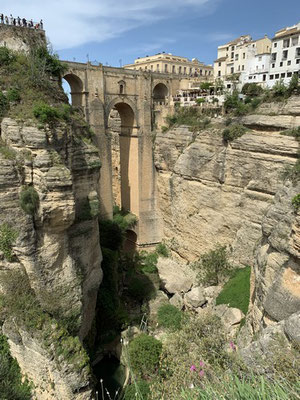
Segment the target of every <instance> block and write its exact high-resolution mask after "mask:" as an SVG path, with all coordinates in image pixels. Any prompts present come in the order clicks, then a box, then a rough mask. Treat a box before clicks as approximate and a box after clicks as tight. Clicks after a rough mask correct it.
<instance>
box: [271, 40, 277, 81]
mask: <svg viewBox="0 0 300 400" xmlns="http://www.w3.org/2000/svg"><path fill="white" fill-rule="evenodd" d="M274 47H275V48H276V47H277V42H275V43H274ZM272 76H273V75H272ZM272 79H273V78H272Z"/></svg>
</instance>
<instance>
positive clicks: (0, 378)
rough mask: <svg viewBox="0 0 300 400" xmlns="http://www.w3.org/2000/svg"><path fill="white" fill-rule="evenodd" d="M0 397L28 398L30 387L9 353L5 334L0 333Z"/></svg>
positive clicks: (13, 399)
mask: <svg viewBox="0 0 300 400" xmlns="http://www.w3.org/2000/svg"><path fill="white" fill-rule="evenodd" d="M0 398H1V399H3V400H4V399H11V400H30V399H31V388H30V385H29V383H28V381H27V380H26V379H25V380H23V379H22V374H21V371H20V368H19V365H18V363H17V361H16V360H15V359H13V358H12V357H11V355H10V351H9V345H8V343H7V339H6V337H5V336H3V335H0Z"/></svg>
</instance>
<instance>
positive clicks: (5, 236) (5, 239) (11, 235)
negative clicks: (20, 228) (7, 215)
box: [0, 223, 18, 262]
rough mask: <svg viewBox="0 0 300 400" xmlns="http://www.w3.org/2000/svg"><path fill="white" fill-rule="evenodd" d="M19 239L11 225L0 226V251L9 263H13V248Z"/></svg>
mask: <svg viewBox="0 0 300 400" xmlns="http://www.w3.org/2000/svg"><path fill="white" fill-rule="evenodd" d="M17 237H18V233H17V232H16V231H15V230H14V229H12V228H11V227H10V225H9V224H7V223H3V224H2V225H0V251H2V253H3V254H4V257H5V258H6V259H7V261H10V262H11V261H13V258H14V256H13V251H12V247H13V245H14V243H15V241H16V239H17Z"/></svg>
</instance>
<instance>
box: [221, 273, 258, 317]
mask: <svg viewBox="0 0 300 400" xmlns="http://www.w3.org/2000/svg"><path fill="white" fill-rule="evenodd" d="M250 274H251V267H245V268H241V269H237V270H235V271H234V274H233V276H232V277H231V278H230V279H229V281H228V282H226V283H225V285H224V287H223V289H222V291H221V293H220V294H219V296H218V297H217V299H216V305H218V304H228V305H229V307H233V308H239V309H240V310H241V311H242V312H243V313H244V314H245V315H246V314H247V311H248V307H249V301H250Z"/></svg>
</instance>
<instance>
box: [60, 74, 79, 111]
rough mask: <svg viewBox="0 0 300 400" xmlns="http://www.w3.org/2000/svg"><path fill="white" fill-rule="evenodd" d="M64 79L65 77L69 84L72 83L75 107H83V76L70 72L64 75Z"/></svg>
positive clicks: (72, 96)
mask: <svg viewBox="0 0 300 400" xmlns="http://www.w3.org/2000/svg"><path fill="white" fill-rule="evenodd" d="M63 79H65V80H66V81H67V82H68V84H69V85H70V88H71V93H70V94H71V99H72V105H73V106H74V107H82V106H83V81H82V80H81V78H80V77H79V76H78V75H76V74H74V73H72V72H69V73H67V74H66V75H64V76H63Z"/></svg>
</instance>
